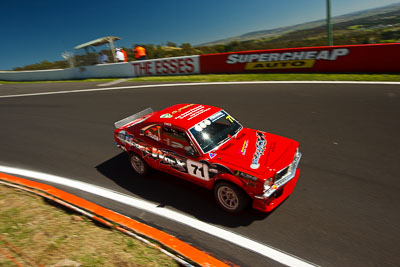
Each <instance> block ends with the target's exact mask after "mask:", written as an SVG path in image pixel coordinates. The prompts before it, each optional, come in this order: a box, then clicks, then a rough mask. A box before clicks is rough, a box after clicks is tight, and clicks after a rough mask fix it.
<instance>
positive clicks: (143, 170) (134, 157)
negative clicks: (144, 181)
mask: <svg viewBox="0 0 400 267" xmlns="http://www.w3.org/2000/svg"><path fill="white" fill-rule="evenodd" d="M129 163H130V164H131V167H132V169H133V171H134V172H135V173H136V174H137V175H139V176H142V177H144V176H146V175H147V174H148V173H149V170H150V167H149V165H147V163H146V162H145V161H144V159H143V158H142V157H141V156H139V155H138V154H136V153H131V154H129Z"/></svg>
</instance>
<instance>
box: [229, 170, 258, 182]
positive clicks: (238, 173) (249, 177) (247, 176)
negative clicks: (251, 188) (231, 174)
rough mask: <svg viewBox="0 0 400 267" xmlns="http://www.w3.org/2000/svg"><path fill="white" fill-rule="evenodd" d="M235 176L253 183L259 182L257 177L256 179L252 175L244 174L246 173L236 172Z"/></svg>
mask: <svg viewBox="0 0 400 267" xmlns="http://www.w3.org/2000/svg"><path fill="white" fill-rule="evenodd" d="M235 175H236V176H239V177H241V178H243V179H246V180H250V181H252V182H257V181H258V178H257V177H255V176H253V175H250V174H247V173H244V172H240V171H235Z"/></svg>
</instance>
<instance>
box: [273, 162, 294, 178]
mask: <svg viewBox="0 0 400 267" xmlns="http://www.w3.org/2000/svg"><path fill="white" fill-rule="evenodd" d="M290 166H291V165H289V166H287V167H286V168H284V169H283V170H281V171H279V172H277V173H276V178H275V181H279V180H280V179H282V177H285V175H286V174H288V172H289V169H290Z"/></svg>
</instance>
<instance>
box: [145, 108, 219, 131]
mask: <svg viewBox="0 0 400 267" xmlns="http://www.w3.org/2000/svg"><path fill="white" fill-rule="evenodd" d="M220 110H221V108H217V107H213V106H208V105H200V104H177V105H174V106H171V107H168V108H166V109H163V110H160V111H157V112H154V114H153V115H152V116H151V117H150V118H149V121H151V122H154V123H164V124H168V123H170V124H172V125H175V126H177V127H180V128H183V129H189V128H191V127H192V126H194V125H196V124H197V123H200V122H202V121H203V120H205V119H207V118H208V117H210V116H211V115H213V114H215V113H217V112H218V111H220Z"/></svg>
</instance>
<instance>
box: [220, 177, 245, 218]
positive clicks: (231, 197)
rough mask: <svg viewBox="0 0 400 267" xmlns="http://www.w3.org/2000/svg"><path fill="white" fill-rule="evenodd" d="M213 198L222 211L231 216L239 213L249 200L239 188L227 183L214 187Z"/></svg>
mask: <svg viewBox="0 0 400 267" xmlns="http://www.w3.org/2000/svg"><path fill="white" fill-rule="evenodd" d="M214 197H215V200H216V201H217V203H218V205H219V206H220V207H221V208H222V209H223V210H225V211H226V212H229V213H232V214H236V213H239V212H241V211H242V210H243V209H245V208H246V207H247V205H248V203H249V198H248V197H247V195H246V194H245V193H244V192H243V191H242V190H241V189H240V188H238V187H237V186H235V185H233V184H231V183H227V182H220V183H218V184H217V185H216V186H215V188H214Z"/></svg>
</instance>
